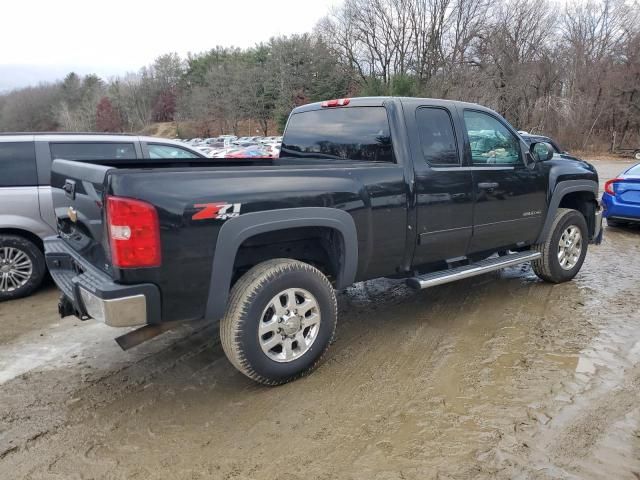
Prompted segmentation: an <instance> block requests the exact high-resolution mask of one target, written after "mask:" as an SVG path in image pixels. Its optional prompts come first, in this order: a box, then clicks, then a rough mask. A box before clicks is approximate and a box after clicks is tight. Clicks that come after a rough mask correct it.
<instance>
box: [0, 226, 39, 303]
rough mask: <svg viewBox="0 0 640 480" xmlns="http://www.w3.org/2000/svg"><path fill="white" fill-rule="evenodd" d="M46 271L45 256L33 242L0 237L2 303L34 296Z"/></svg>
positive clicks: (0, 293)
mask: <svg viewBox="0 0 640 480" xmlns="http://www.w3.org/2000/svg"><path fill="white" fill-rule="evenodd" d="M45 271H46V267H45V262H44V255H43V254H42V251H41V250H40V249H39V248H38V246H37V245H35V244H34V243H33V242H32V241H31V240H28V239H26V238H24V237H20V236H18V235H0V301H1V300H11V299H14V298H19V297H25V296H27V295H30V294H32V293H33V292H34V291H35V290H36V289H37V288H38V287H39V286H40V284H41V283H42V280H43V278H44V274H45Z"/></svg>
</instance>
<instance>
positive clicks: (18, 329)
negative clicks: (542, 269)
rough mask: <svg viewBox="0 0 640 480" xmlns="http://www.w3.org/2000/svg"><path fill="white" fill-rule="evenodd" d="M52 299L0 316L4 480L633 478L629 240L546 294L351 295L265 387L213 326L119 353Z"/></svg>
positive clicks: (379, 285)
mask: <svg viewBox="0 0 640 480" xmlns="http://www.w3.org/2000/svg"><path fill="white" fill-rule="evenodd" d="M627 163H628V162H624V161H615V162H614V161H607V162H597V166H598V168H599V170H600V172H601V177H602V178H603V179H604V178H611V177H612V176H614V175H615V174H616V173H617V172H618V171H620V170H621V169H622V168H623V167H624V165H626V164H627ZM56 299H57V292H56V291H55V289H54V287H53V286H52V285H50V284H49V285H48V286H46V287H45V288H43V289H42V291H40V292H39V293H38V294H37V295H34V296H32V297H30V298H27V299H23V300H19V301H12V302H6V303H3V304H0V326H1V328H0V477H1V478H2V479H21V478H60V479H76V478H77V479H84V478H109V479H119V478H127V479H129V478H131V479H147V478H151V479H168V478H188V479H200V478H214V479H218V478H219V479H259V480H262V479H265V480H268V479H274V480H275V479H282V480H295V479H367V480H369V479H375V480H378V479H379V480H392V479H432V478H433V479H436V478H437V479H454V478H455V479H466V478H474V479H475V478H480V479H483V478H523V479H524V478H552V479H556V478H610V479H613V478H615V479H633V480H637V479H638V478H640V313H639V310H640V229H638V228H636V229H634V228H628V229H615V228H607V229H606V231H605V240H604V243H603V244H602V245H601V246H600V247H597V248H596V247H592V248H591V249H590V252H589V254H588V256H587V260H586V263H585V265H584V267H583V269H582V271H581V272H580V274H579V275H578V277H577V278H576V279H575V280H574V281H572V282H569V283H565V284H562V285H549V284H545V283H542V282H540V281H538V280H537V278H536V277H535V276H534V275H533V274H532V273H531V271H530V270H529V268H528V267H526V266H525V267H521V268H512V269H508V270H505V271H503V272H502V273H498V274H489V275H485V276H481V277H477V278H474V279H469V280H466V281H462V282H459V283H454V284H450V285H444V286H441V287H436V288H433V289H430V290H426V291H422V292H413V291H411V290H409V289H407V288H406V287H405V286H404V285H403V284H402V283H401V282H397V281H390V280H378V281H372V282H366V283H363V284H358V285H356V286H354V287H352V288H350V289H348V290H347V291H346V292H344V293H342V294H340V297H339V304H340V323H339V325H338V337H337V341H336V342H335V344H334V345H333V347H332V348H331V350H330V354H329V355H328V358H327V360H326V362H325V363H324V364H323V365H322V366H321V367H320V368H319V369H318V370H317V371H316V372H315V373H314V374H313V375H311V376H309V377H307V378H304V379H302V380H299V381H297V382H294V383H292V384H289V385H286V386H283V387H278V388H266V387H262V386H259V385H256V384H254V383H252V382H251V381H250V380H248V379H247V378H245V377H244V376H242V375H241V374H240V373H238V372H236V370H234V369H233V367H232V366H231V365H230V364H229V363H228V362H227V360H226V359H225V357H224V355H223V352H222V349H221V347H220V344H219V342H218V340H217V338H216V337H217V335H216V332H215V330H214V329H212V328H211V327H208V326H206V325H201V324H200V325H195V324H194V325H190V326H184V327H182V328H180V329H178V330H176V331H173V332H170V333H168V334H165V335H164V336H161V337H158V338H156V339H154V340H153V341H150V342H148V343H146V344H144V345H142V346H140V347H137V348H135V349H133V350H131V351H129V352H122V351H121V350H120V349H119V348H118V347H117V345H116V344H115V342H114V341H113V337H114V336H115V335H114V330H113V329H111V328H109V327H106V326H103V325H100V324H98V323H96V322H93V321H89V322H80V321H78V320H73V319H65V320H62V321H61V320H59V319H58V316H57V313H56Z"/></svg>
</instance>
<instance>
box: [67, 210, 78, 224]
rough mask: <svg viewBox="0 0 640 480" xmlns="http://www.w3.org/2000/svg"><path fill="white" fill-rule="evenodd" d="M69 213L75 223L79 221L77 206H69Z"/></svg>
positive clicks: (70, 218)
mask: <svg viewBox="0 0 640 480" xmlns="http://www.w3.org/2000/svg"><path fill="white" fill-rule="evenodd" d="M67 213H68V214H69V220H71V221H72V222H73V223H76V222H77V221H78V211H77V210H76V209H75V208H73V207H69V210H67Z"/></svg>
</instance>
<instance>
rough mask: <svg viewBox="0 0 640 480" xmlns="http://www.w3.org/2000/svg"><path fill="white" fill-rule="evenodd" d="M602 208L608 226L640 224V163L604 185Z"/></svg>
mask: <svg viewBox="0 0 640 480" xmlns="http://www.w3.org/2000/svg"><path fill="white" fill-rule="evenodd" d="M602 207H603V208H604V212H603V216H604V218H606V219H607V224H608V225H609V226H612V227H617V226H620V225H623V224H626V223H637V222H640V163H637V164H636V165H634V166H632V167H630V168H628V169H626V170H625V171H624V172H622V173H621V174H620V175H618V176H617V177H616V178H614V179H612V180H608V181H607V182H606V183H605V184H604V193H603V194H602Z"/></svg>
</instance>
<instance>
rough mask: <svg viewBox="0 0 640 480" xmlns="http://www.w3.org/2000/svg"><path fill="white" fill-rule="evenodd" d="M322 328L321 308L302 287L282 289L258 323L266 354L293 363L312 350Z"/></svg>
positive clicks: (262, 346) (259, 334) (271, 357)
mask: <svg viewBox="0 0 640 480" xmlns="http://www.w3.org/2000/svg"><path fill="white" fill-rule="evenodd" d="M319 331H320V307H319V306H318V301H317V300H316V298H315V297H314V296H313V295H312V294H311V293H310V292H308V291H307V290H304V289H302V288H289V289H287V290H283V291H282V292H280V293H279V294H277V295H276V296H274V297H273V298H272V299H271V301H270V302H269V303H268V304H267V307H266V308H265V309H264V311H263V312H262V316H261V317H260V324H259V325H258V341H259V342H260V348H262V351H263V352H264V354H265V355H266V356H267V357H269V358H270V359H271V360H274V361H276V362H282V363H286V362H292V361H294V360H297V359H298V358H300V357H302V356H303V355H304V354H305V353H307V352H308V351H309V349H310V348H311V346H312V345H313V342H315V340H316V338H317V337H318V332H319Z"/></svg>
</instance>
